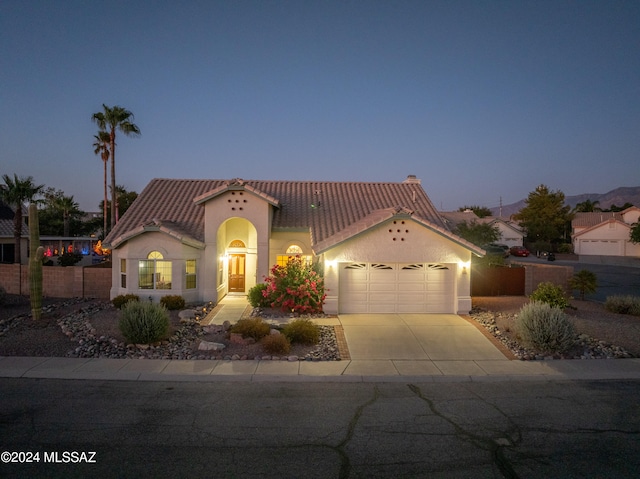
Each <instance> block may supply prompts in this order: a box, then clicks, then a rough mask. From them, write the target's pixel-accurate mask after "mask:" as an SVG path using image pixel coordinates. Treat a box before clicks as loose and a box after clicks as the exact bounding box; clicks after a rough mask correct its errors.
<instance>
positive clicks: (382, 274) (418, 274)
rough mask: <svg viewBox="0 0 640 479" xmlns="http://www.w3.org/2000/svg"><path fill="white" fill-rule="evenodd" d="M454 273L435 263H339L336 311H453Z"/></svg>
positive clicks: (444, 265)
mask: <svg viewBox="0 0 640 479" xmlns="http://www.w3.org/2000/svg"><path fill="white" fill-rule="evenodd" d="M454 273H455V271H454V269H453V268H452V267H450V266H449V265H446V264H437V263H412V264H403V263H342V264H340V278H339V284H340V292H339V312H341V313H455V309H456V308H455V305H454V303H455V300H454V298H455V294H454V291H455V277H454Z"/></svg>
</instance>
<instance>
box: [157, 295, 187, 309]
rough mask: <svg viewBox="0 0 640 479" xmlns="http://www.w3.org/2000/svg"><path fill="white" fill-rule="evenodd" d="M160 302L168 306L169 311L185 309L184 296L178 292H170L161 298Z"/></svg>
mask: <svg viewBox="0 0 640 479" xmlns="http://www.w3.org/2000/svg"><path fill="white" fill-rule="evenodd" d="M160 304H161V305H162V306H164V307H165V308H167V309H168V310H169V311H173V310H175V309H184V305H185V302H184V298H183V297H182V296H180V295H177V294H168V295H166V296H163V297H162V298H160Z"/></svg>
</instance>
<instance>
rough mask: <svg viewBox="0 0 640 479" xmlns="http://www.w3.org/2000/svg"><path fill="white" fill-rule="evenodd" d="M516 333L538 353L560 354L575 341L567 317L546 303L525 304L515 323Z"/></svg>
mask: <svg viewBox="0 0 640 479" xmlns="http://www.w3.org/2000/svg"><path fill="white" fill-rule="evenodd" d="M515 326H516V333H517V334H518V336H519V337H520V339H521V340H522V342H523V343H524V344H525V346H528V347H530V348H533V349H536V350H538V351H540V352H550V353H556V352H558V353H560V352H563V351H566V350H567V349H569V348H570V347H571V346H572V345H573V344H574V341H575V336H576V333H575V330H574V328H573V324H572V323H571V322H570V321H569V317H568V316H567V315H566V314H565V313H564V312H563V311H562V310H560V309H558V308H554V307H551V306H550V305H549V304H546V303H539V302H535V301H534V302H532V303H529V304H525V305H524V306H523V307H522V309H521V310H520V312H519V313H518V316H517V317H516V321H515Z"/></svg>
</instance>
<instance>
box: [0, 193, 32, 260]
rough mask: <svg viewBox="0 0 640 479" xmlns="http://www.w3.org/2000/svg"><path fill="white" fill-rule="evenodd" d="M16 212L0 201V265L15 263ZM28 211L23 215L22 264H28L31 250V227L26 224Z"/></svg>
mask: <svg viewBox="0 0 640 479" xmlns="http://www.w3.org/2000/svg"><path fill="white" fill-rule="evenodd" d="M14 215H15V214H14V210H13V208H12V207H10V206H9V205H7V204H6V203H4V202H2V201H0V263H13V262H14V253H15V239H14V237H13V232H14V224H13V217H14ZM26 217H27V211H26V210H25V209H23V215H22V222H23V223H22V237H21V244H20V250H21V253H20V255H21V256H22V259H21V263H23V264H24V263H26V262H27V259H28V255H27V254H28V249H29V243H28V238H29V226H28V225H27V222H26Z"/></svg>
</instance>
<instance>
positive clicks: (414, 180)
mask: <svg viewBox="0 0 640 479" xmlns="http://www.w3.org/2000/svg"><path fill="white" fill-rule="evenodd" d="M403 183H416V184H418V185H419V184H421V183H422V180H421V179H420V178H418V177H417V176H416V175H408V176H407V179H406V180H404V181H403Z"/></svg>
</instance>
